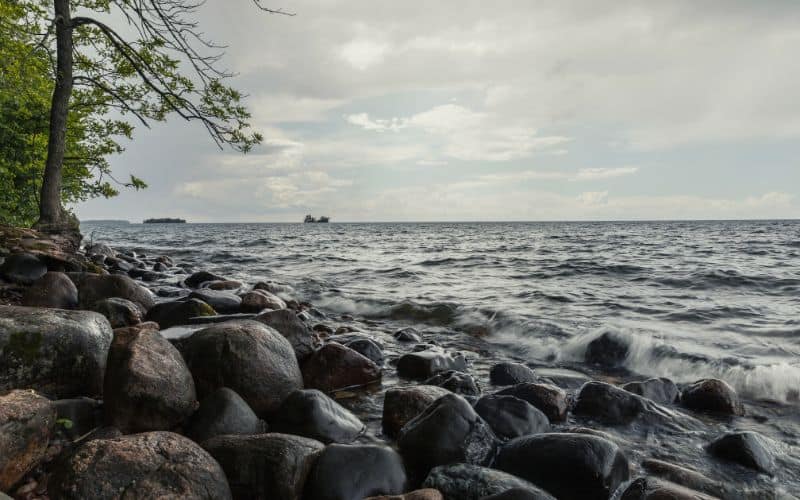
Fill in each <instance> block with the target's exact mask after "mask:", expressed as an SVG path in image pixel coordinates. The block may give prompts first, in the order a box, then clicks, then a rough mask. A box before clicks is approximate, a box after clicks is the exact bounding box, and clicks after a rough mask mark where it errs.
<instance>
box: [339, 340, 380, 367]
mask: <svg viewBox="0 0 800 500" xmlns="http://www.w3.org/2000/svg"><path fill="white" fill-rule="evenodd" d="M330 340H331V342H338V343H339V344H342V345H343V346H345V347H349V348H350V349H352V350H354V351H356V352H357V353H359V354H361V355H363V356H364V357H366V358H369V359H371V360H372V362H374V363H375V364H376V365H378V366H381V365H383V350H382V349H381V346H380V345H379V344H378V343H377V342H376V341H375V340H374V339H371V338H369V337H367V336H365V335H338V336H335V337H333V338H331V339H330Z"/></svg>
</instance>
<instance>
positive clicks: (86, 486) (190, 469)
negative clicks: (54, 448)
mask: <svg viewBox="0 0 800 500" xmlns="http://www.w3.org/2000/svg"><path fill="white" fill-rule="evenodd" d="M48 486H49V494H50V497H51V498H59V499H76V500H77V499H85V498H92V499H113V498H120V497H123V498H197V499H209V500H220V499H222V500H224V499H229V498H231V492H230V489H229V488H228V482H227V480H226V479H225V474H224V473H223V471H222V468H221V467H220V466H219V464H218V463H217V462H216V461H215V460H214V459H213V458H212V457H211V455H209V454H208V453H207V452H206V451H205V450H203V449H202V448H200V446H198V445H197V444H195V443H194V442H193V441H191V440H189V439H187V438H185V437H183V436H181V435H178V434H174V433H171V432H146V433H142V434H132V435H128V436H121V437H117V438H112V439H94V440H92V441H88V442H86V443H84V444H83V445H81V446H80V447H78V449H77V450H76V451H75V453H73V454H72V455H71V456H69V457H68V458H67V459H66V460H65V461H64V462H63V463H62V464H61V466H60V467H59V468H58V469H57V470H56V471H55V473H54V474H53V476H52V477H51V479H50V481H49V484H48Z"/></svg>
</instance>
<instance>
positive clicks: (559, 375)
mask: <svg viewBox="0 0 800 500" xmlns="http://www.w3.org/2000/svg"><path fill="white" fill-rule="evenodd" d="M536 374H537V375H538V376H539V380H541V381H542V382H544V383H548V384H552V385H555V386H558V387H561V388H562V389H580V387H581V386H582V385H583V384H585V383H586V382H591V380H592V378H591V377H589V376H588V375H586V374H584V373H581V372H577V371H575V370H568V369H566V368H537V369H536Z"/></svg>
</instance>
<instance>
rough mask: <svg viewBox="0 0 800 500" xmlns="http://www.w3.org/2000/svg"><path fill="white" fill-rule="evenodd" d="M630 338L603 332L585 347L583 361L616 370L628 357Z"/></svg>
mask: <svg viewBox="0 0 800 500" xmlns="http://www.w3.org/2000/svg"><path fill="white" fill-rule="evenodd" d="M629 344H630V338H628V337H627V336H623V335H621V334H619V333H614V332H604V333H603V334H601V335H600V336H599V337H597V338H596V339H594V340H592V341H591V342H589V344H587V346H586V353H585V355H584V359H585V361H586V362H587V363H589V364H592V365H599V366H602V367H604V368H618V367H620V366H622V365H623V364H624V362H625V359H626V358H627V357H628V352H629V349H630V345H629Z"/></svg>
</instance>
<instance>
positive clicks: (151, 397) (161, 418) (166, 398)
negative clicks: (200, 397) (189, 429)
mask: <svg viewBox="0 0 800 500" xmlns="http://www.w3.org/2000/svg"><path fill="white" fill-rule="evenodd" d="M103 394H104V409H105V414H106V423H107V424H108V425H111V426H113V427H116V428H118V429H120V430H121V431H122V432H124V433H133V432H144V431H160V430H169V429H172V428H173V427H175V426H176V425H178V424H180V423H181V422H183V421H184V420H185V419H186V418H188V417H189V416H190V415H191V414H192V413H194V411H195V410H196V409H197V407H198V403H197V396H196V393H195V388H194V380H193V379H192V374H191V373H190V372H189V368H188V367H187V366H186V363H185V362H184V361H183V358H182V357H181V354H180V353H179V352H178V350H177V349H175V347H174V346H173V345H172V344H171V343H170V342H169V341H168V340H166V339H165V338H164V337H162V336H161V334H160V333H159V332H158V331H157V330H152V329H147V328H137V327H130V328H121V329H119V330H116V331H115V332H114V341H113V342H112V343H111V349H110V350H109V352H108V368H107V370H106V379H105V389H104V391H103Z"/></svg>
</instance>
